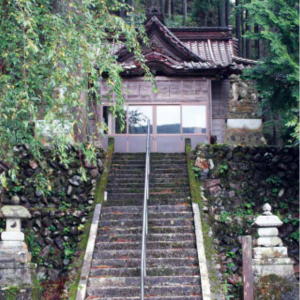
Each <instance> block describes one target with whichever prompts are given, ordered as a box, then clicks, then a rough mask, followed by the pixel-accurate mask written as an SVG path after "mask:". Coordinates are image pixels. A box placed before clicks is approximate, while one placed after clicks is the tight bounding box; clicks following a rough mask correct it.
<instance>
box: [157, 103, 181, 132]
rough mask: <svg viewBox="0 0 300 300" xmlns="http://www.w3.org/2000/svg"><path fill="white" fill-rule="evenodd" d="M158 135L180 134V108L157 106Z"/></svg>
mask: <svg viewBox="0 0 300 300" xmlns="http://www.w3.org/2000/svg"><path fill="white" fill-rule="evenodd" d="M157 133H171V134H172V133H180V106H178V105H163V106H157Z"/></svg>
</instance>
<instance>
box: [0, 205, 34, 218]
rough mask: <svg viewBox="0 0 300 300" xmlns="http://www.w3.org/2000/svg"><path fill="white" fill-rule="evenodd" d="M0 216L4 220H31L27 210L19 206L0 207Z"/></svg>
mask: <svg viewBox="0 0 300 300" xmlns="http://www.w3.org/2000/svg"><path fill="white" fill-rule="evenodd" d="M0 211H1V214H2V216H3V217H5V218H19V219H26V218H31V214H30V212H29V211H28V209H27V208H25V207H23V206H21V205H4V206H2V207H1V210H0Z"/></svg>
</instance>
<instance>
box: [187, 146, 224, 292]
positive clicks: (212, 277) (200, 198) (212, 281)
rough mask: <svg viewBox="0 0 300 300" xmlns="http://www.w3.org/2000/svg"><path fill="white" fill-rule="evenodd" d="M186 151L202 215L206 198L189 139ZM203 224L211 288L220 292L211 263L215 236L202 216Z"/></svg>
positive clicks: (190, 177) (191, 183) (191, 180)
mask: <svg viewBox="0 0 300 300" xmlns="http://www.w3.org/2000/svg"><path fill="white" fill-rule="evenodd" d="M185 153H186V159H187V168H188V177H189V184H190V190H191V196H192V201H193V202H194V203H197V204H198V206H199V209H200V214H201V216H203V207H204V203H203V200H204V199H203V194H202V192H201V190H202V186H201V182H200V181H199V180H197V178H196V176H195V173H194V171H193V160H192V149H191V145H190V143H189V142H188V141H186V145H185ZM201 225H202V233H203V240H204V249H205V255H206V259H207V261H208V262H209V266H208V273H209V280H210V284H211V290H212V292H213V293H215V294H219V293H221V292H222V291H221V285H220V282H219V280H218V278H217V273H216V270H215V269H214V268H212V267H211V265H212V264H213V263H212V262H213V260H214V257H215V255H216V253H215V249H214V247H213V238H212V237H211V236H210V235H209V232H210V227H209V224H208V223H206V222H204V220H203V218H202V217H201Z"/></svg>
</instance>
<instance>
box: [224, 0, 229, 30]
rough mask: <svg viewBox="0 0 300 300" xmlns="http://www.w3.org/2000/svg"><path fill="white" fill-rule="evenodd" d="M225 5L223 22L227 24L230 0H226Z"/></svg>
mask: <svg viewBox="0 0 300 300" xmlns="http://www.w3.org/2000/svg"><path fill="white" fill-rule="evenodd" d="M225 6H226V15H225V23H226V26H228V25H229V17H230V1H229V0H226V2H225Z"/></svg>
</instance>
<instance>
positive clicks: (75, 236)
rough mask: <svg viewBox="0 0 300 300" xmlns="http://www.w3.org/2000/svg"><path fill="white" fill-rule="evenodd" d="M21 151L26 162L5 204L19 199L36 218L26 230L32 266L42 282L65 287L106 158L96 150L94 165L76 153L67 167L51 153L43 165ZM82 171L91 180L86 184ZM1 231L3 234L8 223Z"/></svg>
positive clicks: (4, 197)
mask: <svg viewBox="0 0 300 300" xmlns="http://www.w3.org/2000/svg"><path fill="white" fill-rule="evenodd" d="M18 151H19V155H20V156H21V157H22V162H21V164H20V174H19V175H18V177H17V180H16V181H15V182H13V181H12V180H10V181H9V182H8V187H7V189H4V188H3V192H2V195H1V204H4V203H11V201H12V200H13V199H15V198H19V199H20V204H21V205H23V206H25V207H27V208H28V209H29V211H30V212H31V215H32V218H31V219H30V220H28V221H26V222H23V226H22V227H23V228H24V229H25V230H24V232H25V236H26V242H27V244H28V246H29V250H30V252H31V253H32V256H33V259H32V261H33V262H34V263H37V265H38V269H37V271H38V273H37V275H38V279H40V280H41V281H44V282H52V283H55V284H56V283H57V285H59V286H61V287H62V286H63V284H61V281H64V280H65V279H66V278H67V277H68V275H69V266H70V264H71V263H72V261H73V259H74V257H75V256H78V255H79V253H78V250H77V245H78V243H79V242H80V241H81V238H82V237H81V234H82V233H83V230H84V226H85V224H86V222H87V221H88V217H89V213H90V211H91V210H92V205H93V203H94V195H93V191H94V186H95V183H96V179H97V178H98V177H99V176H100V174H101V173H102V169H103V160H104V156H105V155H104V153H103V151H102V150H97V163H96V164H95V165H91V164H90V163H88V162H87V161H85V160H84V158H83V155H82V153H81V151H79V150H76V149H74V148H72V149H70V151H69V155H70V157H71V156H72V157H73V158H74V160H73V162H71V163H70V165H69V166H65V165H64V164H62V163H60V162H59V160H58V159H57V157H55V155H53V154H52V153H51V151H48V150H45V153H44V160H43V161H41V162H37V161H35V160H33V158H32V157H31V156H30V155H29V153H28V151H27V150H26V148H25V147H20V149H18ZM80 170H82V171H83V172H84V173H85V174H86V178H85V180H84V178H83V177H82V176H81V173H82V172H80ZM45 174H46V175H45ZM34 178H35V180H33V179H34ZM35 181H36V182H39V184H35V183H34V182H35ZM0 225H1V226H0V228H2V229H3V228H4V222H3V220H1V224H0ZM55 289H56V288H54V290H53V292H54V293H55ZM46 290H47V287H46ZM59 292H60V293H62V291H61V290H60V291H59ZM46 293H47V291H46ZM56 293H57V292H56ZM50 294H51V293H50ZM54 297H55V295H54ZM47 299H52V298H51V297H50V298H47ZM53 299H54V298H53ZM55 299H56V298H55Z"/></svg>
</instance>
